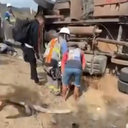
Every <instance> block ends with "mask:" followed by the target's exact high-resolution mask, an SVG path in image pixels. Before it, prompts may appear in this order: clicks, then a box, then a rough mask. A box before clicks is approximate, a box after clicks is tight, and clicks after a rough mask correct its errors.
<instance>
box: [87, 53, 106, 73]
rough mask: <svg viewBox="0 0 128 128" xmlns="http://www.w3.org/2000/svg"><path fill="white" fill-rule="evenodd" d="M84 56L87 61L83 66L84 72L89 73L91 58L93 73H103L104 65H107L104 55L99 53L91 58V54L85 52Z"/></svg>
mask: <svg viewBox="0 0 128 128" xmlns="http://www.w3.org/2000/svg"><path fill="white" fill-rule="evenodd" d="M85 58H86V61H87V65H86V68H85V72H87V73H90V70H91V65H92V64H91V62H92V59H94V60H93V72H92V73H93V74H97V75H102V74H104V73H105V70H106V65H107V57H106V56H101V55H96V56H95V57H94V58H93V55H87V54H85Z"/></svg>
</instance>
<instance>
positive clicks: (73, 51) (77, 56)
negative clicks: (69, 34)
mask: <svg viewBox="0 0 128 128" xmlns="http://www.w3.org/2000/svg"><path fill="white" fill-rule="evenodd" d="M68 60H78V61H81V50H80V49H79V48H69V50H68Z"/></svg>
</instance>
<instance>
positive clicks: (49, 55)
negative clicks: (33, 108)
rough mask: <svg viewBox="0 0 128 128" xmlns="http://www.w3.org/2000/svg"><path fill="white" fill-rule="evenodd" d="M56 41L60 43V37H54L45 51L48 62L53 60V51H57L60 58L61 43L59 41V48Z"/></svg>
mask: <svg viewBox="0 0 128 128" xmlns="http://www.w3.org/2000/svg"><path fill="white" fill-rule="evenodd" d="M56 43H58V38H54V39H52V40H51V41H50V42H49V44H48V46H47V48H46V51H45V53H44V58H45V62H46V63H50V62H51V59H52V53H53V51H55V52H57V53H58V55H59V58H60V46H59V45H60V44H59V43H58V46H59V48H57V47H55V45H56Z"/></svg>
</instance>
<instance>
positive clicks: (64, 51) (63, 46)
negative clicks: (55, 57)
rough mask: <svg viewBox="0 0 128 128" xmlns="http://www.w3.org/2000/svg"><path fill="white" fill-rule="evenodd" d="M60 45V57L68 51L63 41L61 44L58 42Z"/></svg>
mask: <svg viewBox="0 0 128 128" xmlns="http://www.w3.org/2000/svg"><path fill="white" fill-rule="evenodd" d="M60 44H61V53H62V56H63V55H64V54H65V53H66V52H67V51H68V46H67V42H66V41H64V40H63V42H60Z"/></svg>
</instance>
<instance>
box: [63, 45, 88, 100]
mask: <svg viewBox="0 0 128 128" xmlns="http://www.w3.org/2000/svg"><path fill="white" fill-rule="evenodd" d="M85 65H86V63H85V56H84V54H83V53H82V51H81V50H80V49H79V48H78V45H73V46H72V47H71V48H69V50H68V52H66V53H65V54H64V55H63V58H62V65H61V70H62V83H63V85H62V96H63V97H64V99H66V92H67V90H68V87H69V84H70V80H71V77H74V86H75V88H74V98H75V100H77V98H78V97H79V93H80V90H79V89H80V86H81V85H80V82H81V77H82V70H84V69H85Z"/></svg>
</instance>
